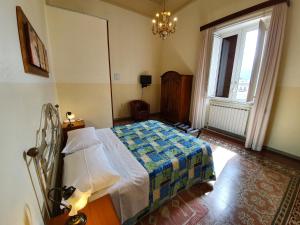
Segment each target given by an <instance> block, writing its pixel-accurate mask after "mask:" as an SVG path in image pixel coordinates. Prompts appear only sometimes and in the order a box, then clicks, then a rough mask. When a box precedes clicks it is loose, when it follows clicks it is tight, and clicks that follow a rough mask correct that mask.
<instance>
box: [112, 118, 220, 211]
mask: <svg viewBox="0 0 300 225" xmlns="http://www.w3.org/2000/svg"><path fill="white" fill-rule="evenodd" d="M112 131H113V132H114V133H115V134H116V136H117V137H118V138H119V139H120V140H121V141H122V143H123V144H124V145H125V146H126V147H127V149H128V150H129V151H130V152H131V153H132V155H133V156H134V157H135V158H136V159H137V161H138V162H139V163H140V164H141V165H142V166H143V167H144V168H145V170H146V171H147V173H148V174H149V180H150V187H149V208H150V209H151V210H153V209H156V208H157V207H159V206H160V205H161V204H163V203H164V202H165V201H166V200H168V199H170V198H172V197H174V196H175V195H176V194H177V193H178V192H179V191H181V190H183V189H186V188H188V187H190V186H191V185H193V184H195V183H197V182H206V181H211V180H215V172H214V165H213V158H212V150H211V148H210V145H209V144H208V143H206V142H204V141H203V140H200V139H198V138H195V137H194V136H191V135H189V134H185V133H182V132H180V131H178V130H176V129H175V128H173V127H170V126H167V125H165V124H163V123H161V122H158V121H154V120H148V121H145V122H140V123H134V124H129V125H125V126H117V127H114V128H112Z"/></svg>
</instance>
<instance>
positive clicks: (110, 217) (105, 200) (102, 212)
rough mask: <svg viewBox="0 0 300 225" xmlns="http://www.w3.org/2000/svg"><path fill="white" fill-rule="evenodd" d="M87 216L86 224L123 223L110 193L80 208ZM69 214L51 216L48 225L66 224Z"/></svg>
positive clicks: (119, 224) (117, 224)
mask: <svg viewBox="0 0 300 225" xmlns="http://www.w3.org/2000/svg"><path fill="white" fill-rule="evenodd" d="M80 212H83V213H85V215H86V216H87V223H86V225H121V223H120V221H119V218H118V216H117V214H116V212H115V209H114V206H113V204H112V200H111V197H110V195H105V196H103V197H101V198H99V199H97V200H95V201H92V202H89V203H88V204H87V206H86V207H85V208H84V209H83V210H80ZM68 218H69V217H68V215H66V214H63V215H60V216H57V217H54V218H51V219H50V220H49V221H48V223H47V225H65V222H66V221H67V219H68Z"/></svg>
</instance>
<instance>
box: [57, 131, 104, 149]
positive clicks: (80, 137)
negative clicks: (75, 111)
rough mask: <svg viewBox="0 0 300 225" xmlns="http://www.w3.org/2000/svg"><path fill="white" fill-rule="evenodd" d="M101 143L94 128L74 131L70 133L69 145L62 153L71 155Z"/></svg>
mask: <svg viewBox="0 0 300 225" xmlns="http://www.w3.org/2000/svg"><path fill="white" fill-rule="evenodd" d="M100 143H101V142H100V140H99V139H98V137H97V135H96V131H95V128H94V127H87V128H82V129H77V130H72V131H69V132H68V139H67V144H66V146H65V148H64V150H63V151H62V153H65V154H71V153H73V152H76V151H79V150H82V149H86V148H89V147H91V146H93V145H96V144H100Z"/></svg>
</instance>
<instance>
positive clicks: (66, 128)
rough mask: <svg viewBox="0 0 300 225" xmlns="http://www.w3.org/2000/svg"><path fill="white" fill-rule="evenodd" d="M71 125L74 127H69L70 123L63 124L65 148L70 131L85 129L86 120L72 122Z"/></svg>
mask: <svg viewBox="0 0 300 225" xmlns="http://www.w3.org/2000/svg"><path fill="white" fill-rule="evenodd" d="M71 124H72V126H71V127H69V123H65V122H63V123H62V133H63V146H65V145H66V143H67V138H68V135H67V133H68V131H70V130H76V129H80V128H85V122H84V120H78V121H75V122H72V123H71Z"/></svg>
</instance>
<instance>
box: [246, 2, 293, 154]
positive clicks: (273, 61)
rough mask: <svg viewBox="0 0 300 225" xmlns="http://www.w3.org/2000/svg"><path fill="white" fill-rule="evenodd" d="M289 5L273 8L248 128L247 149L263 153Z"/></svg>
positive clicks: (284, 4)
mask: <svg viewBox="0 0 300 225" xmlns="http://www.w3.org/2000/svg"><path fill="white" fill-rule="evenodd" d="M287 9H288V6H287V4H286V3H283V4H279V5H276V6H274V8H273V10H272V17H271V23H270V28H269V31H268V37H267V42H266V45H265V52H264V56H263V60H262V65H261V69H260V74H259V81H258V86H257V91H256V97H255V100H254V106H253V108H252V111H251V114H250V118H249V123H248V124H249V125H248V129H247V137H246V143H245V147H246V148H251V149H253V150H256V151H260V150H261V149H262V147H263V144H264V139H265V135H266V131H267V127H268V122H269V118H270V113H271V108H272V103H273V98H274V92H275V88H276V82H277V76H278V70H279V64H280V58H281V52H282V45H283V39H284V32H285V26H286V17H287Z"/></svg>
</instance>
